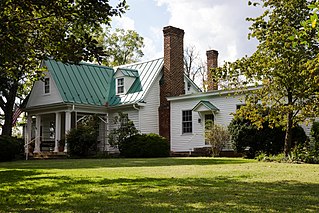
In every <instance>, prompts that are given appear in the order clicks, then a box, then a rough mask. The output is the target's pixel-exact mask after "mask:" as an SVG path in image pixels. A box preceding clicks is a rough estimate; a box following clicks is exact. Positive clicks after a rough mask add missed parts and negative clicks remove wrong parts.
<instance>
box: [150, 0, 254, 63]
mask: <svg viewBox="0 0 319 213" xmlns="http://www.w3.org/2000/svg"><path fill="white" fill-rule="evenodd" d="M156 1H157V4H158V5H159V6H165V5H166V7H167V11H168V12H169V13H170V15H171V17H170V19H169V23H168V24H169V25H172V26H175V27H179V28H181V29H184V31H185V41H184V44H185V46H191V45H193V46H195V47H196V49H197V50H198V51H199V52H200V54H201V56H202V57H206V56H205V52H206V50H209V49H215V50H217V51H218V52H219V62H220V64H221V62H223V61H234V60H235V59H237V58H240V57H242V56H244V55H246V54H248V55H250V54H251V53H252V52H253V51H254V50H255V47H256V42H254V41H248V40H247V35H248V32H249V30H248V27H249V25H250V24H249V23H248V22H246V21H245V19H246V17H247V16H250V17H254V16H257V15H259V14H260V11H258V10H257V9H255V8H251V7H248V6H247V2H246V1H238V0H227V1H225V0H214V1H211V0H197V1H193V0H156ZM258 12H259V13H258ZM248 14H249V15H248ZM256 14H257V15H256Z"/></svg>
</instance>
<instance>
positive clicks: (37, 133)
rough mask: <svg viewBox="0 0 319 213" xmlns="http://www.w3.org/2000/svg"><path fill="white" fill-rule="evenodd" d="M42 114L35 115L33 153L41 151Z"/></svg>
mask: <svg viewBox="0 0 319 213" xmlns="http://www.w3.org/2000/svg"><path fill="white" fill-rule="evenodd" d="M40 144H41V115H36V117H35V145H34V151H33V153H38V152H41V148H40Z"/></svg>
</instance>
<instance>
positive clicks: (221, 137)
mask: <svg viewBox="0 0 319 213" xmlns="http://www.w3.org/2000/svg"><path fill="white" fill-rule="evenodd" d="M205 127H206V128H205V140H206V141H207V142H208V143H209V144H210V145H211V146H212V147H211V148H212V155H213V156H219V153H220V152H221V151H222V149H223V148H224V147H225V145H226V144H227V142H229V140H230V134H229V131H228V130H227V128H225V127H223V126H221V125H218V124H213V123H212V122H210V121H209V122H206V125H205Z"/></svg>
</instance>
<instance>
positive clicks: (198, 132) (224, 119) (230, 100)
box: [171, 95, 242, 152]
mask: <svg viewBox="0 0 319 213" xmlns="http://www.w3.org/2000/svg"><path fill="white" fill-rule="evenodd" d="M201 100H205V101H210V102H211V103H212V104H214V105H215V106H216V107H217V108H218V109H219V111H218V112H216V113H215V114H214V116H215V120H214V122H215V123H216V124H220V125H223V126H228V124H229V123H230V122H231V120H232V118H233V115H232V113H234V112H235V111H236V106H237V105H239V104H242V102H241V100H240V98H239V96H229V97H228V96H225V95H223V96H207V97H205V98H204V97H201V98H198V97H197V98H187V99H182V100H173V101H171V151H173V152H185V151H192V150H193V149H194V148H197V147H205V139H204V118H201V117H200V114H199V113H198V112H194V111H193V112H192V122H193V123H192V125H193V133H189V134H182V111H183V110H192V109H193V108H194V107H195V106H196V105H197V104H198V103H199V102H200V101H201Z"/></svg>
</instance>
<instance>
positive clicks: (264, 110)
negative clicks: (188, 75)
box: [217, 0, 319, 156]
mask: <svg viewBox="0 0 319 213" xmlns="http://www.w3.org/2000/svg"><path fill="white" fill-rule="evenodd" d="M313 2H315V1H310V0H309V1H305V0H285V1H278V0H260V1H258V2H254V3H252V2H249V4H253V5H254V6H262V7H263V9H264V13H263V14H262V15H261V16H259V17H257V18H249V19H248V20H249V21H252V26H251V27H250V30H251V33H250V35H249V36H250V37H253V38H256V39H257V40H258V41H259V45H258V47H257V50H256V52H255V53H253V54H252V56H250V57H244V58H242V59H239V60H237V61H236V62H234V63H226V64H225V65H224V67H223V68H221V69H219V72H217V75H218V77H222V78H223V79H224V80H226V81H224V82H226V83H227V85H228V87H231V88H237V89H240V90H242V89H243V90H242V91H245V88H247V86H251V85H262V86H261V87H259V89H256V90H253V91H251V92H248V93H245V94H246V106H245V107H242V108H241V109H240V110H239V111H238V114H237V115H239V116H244V117H245V118H247V119H249V120H251V121H253V122H254V123H255V124H256V125H258V126H261V124H262V123H263V122H265V121H267V122H268V123H269V124H270V125H271V126H275V125H276V126H281V125H284V126H285V131H286V136H285V146H284V153H285V155H286V156H288V155H289V153H290V148H291V140H292V138H291V137H292V127H293V126H295V125H296V124H298V123H300V122H304V121H305V120H307V119H308V118H312V117H315V116H317V115H318V111H319V108H318V107H319V100H318V91H319V68H318V65H317V64H318V60H316V62H315V63H314V60H313V59H315V58H316V57H317V56H318V53H319V48H318V46H319V43H318V39H317V36H316V33H314V32H310V33H308V34H305V35H303V39H304V41H303V42H296V41H295V40H294V39H293V38H294V37H295V35H297V32H298V30H299V29H301V28H302V27H303V23H304V20H307V19H308V18H309V16H310V14H311V10H310V9H309V7H308V6H309V5H310V4H311V3H313ZM240 90H238V91H240Z"/></svg>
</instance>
